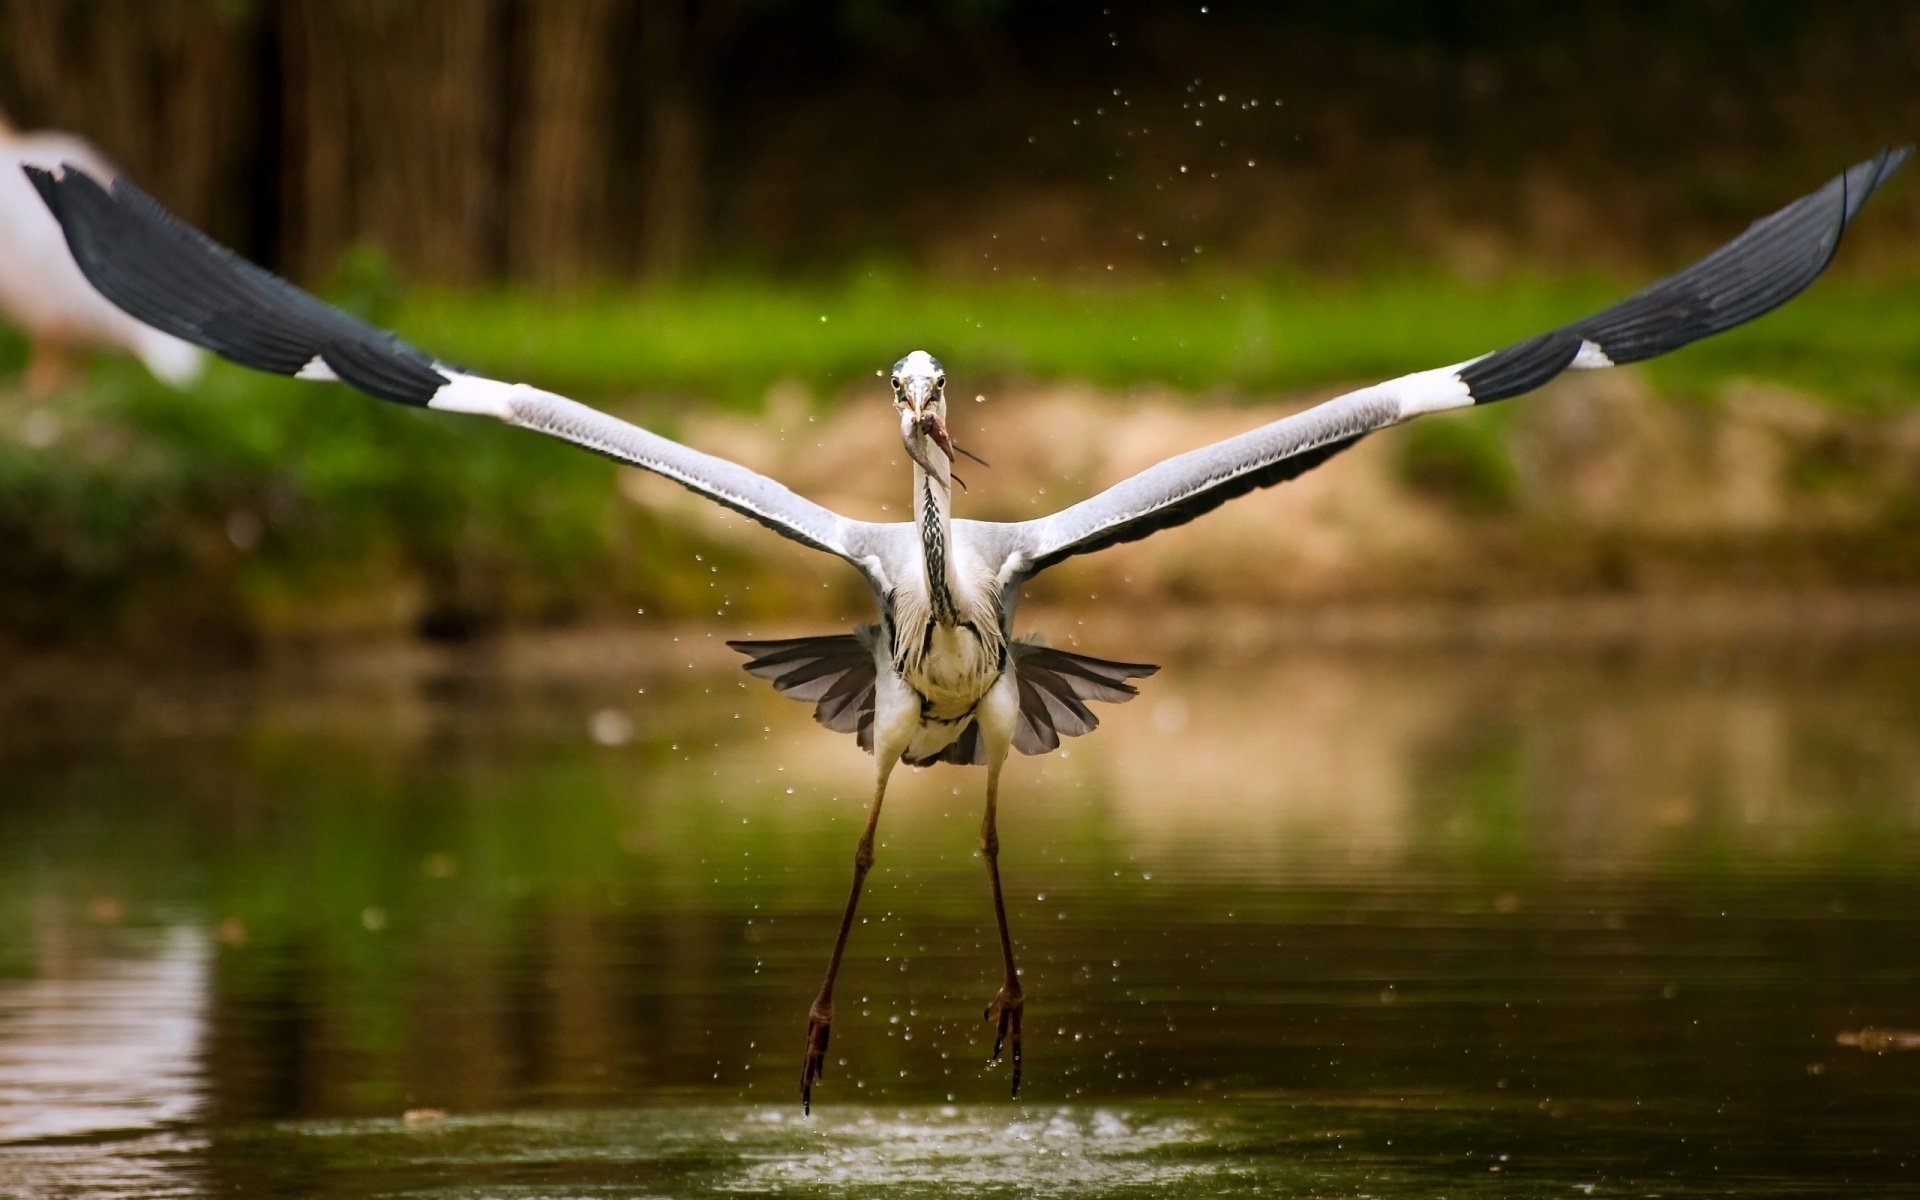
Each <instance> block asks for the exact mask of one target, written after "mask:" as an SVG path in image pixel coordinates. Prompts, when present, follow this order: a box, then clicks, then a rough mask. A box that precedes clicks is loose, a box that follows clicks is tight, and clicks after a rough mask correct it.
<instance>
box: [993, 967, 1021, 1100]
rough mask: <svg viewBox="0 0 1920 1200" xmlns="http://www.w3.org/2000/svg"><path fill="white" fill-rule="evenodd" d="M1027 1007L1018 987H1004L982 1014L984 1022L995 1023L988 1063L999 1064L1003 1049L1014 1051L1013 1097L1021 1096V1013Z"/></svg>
mask: <svg viewBox="0 0 1920 1200" xmlns="http://www.w3.org/2000/svg"><path fill="white" fill-rule="evenodd" d="M1025 1007H1026V997H1025V996H1024V995H1022V994H1021V991H1020V989H1019V987H1018V986H1017V985H1016V986H1011V987H1003V988H1001V989H1000V994H999V995H997V996H995V997H994V998H993V1003H991V1004H989V1005H987V1011H986V1012H985V1013H984V1014H982V1018H983V1019H984V1020H988V1021H992V1022H994V1023H995V1025H994V1033H993V1054H992V1056H991V1057H989V1058H988V1059H987V1062H988V1063H989V1064H993V1063H997V1062H999V1061H1000V1052H1001V1050H1002V1049H1009V1050H1011V1051H1012V1055H1013V1095H1015V1096H1018V1095H1019V1094H1020V1067H1021V1058H1020V1013H1021V1011H1022V1010H1023V1009H1024V1008H1025Z"/></svg>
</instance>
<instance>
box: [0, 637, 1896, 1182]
mask: <svg viewBox="0 0 1920 1200" xmlns="http://www.w3.org/2000/svg"><path fill="white" fill-rule="evenodd" d="M1094 649H1095V650H1098V649H1099V648H1098V647H1095V648H1094ZM689 657H690V661H692V662H693V663H694V664H695V665H694V666H692V667H690V668H687V669H685V670H681V669H679V668H677V667H676V668H675V669H673V670H670V671H656V672H655V673H636V674H634V675H631V676H629V675H627V674H624V673H614V672H602V673H598V674H594V673H587V674H583V675H577V676H576V675H571V674H557V675H556V674H551V673H523V672H517V671H506V672H502V671H499V670H495V669H491V668H490V667H488V666H486V665H485V664H481V665H479V666H476V665H474V664H470V663H467V664H452V665H449V664H436V665H432V666H431V667H430V668H429V669H426V670H423V671H418V672H411V673H409V672H381V673H377V674H376V675H374V676H371V677H370V678H371V679H375V680H377V681H378V682H377V683H375V682H363V683H356V684H353V685H350V686H348V685H336V686H332V687H328V688H322V689H317V690H316V689H313V688H309V687H305V686H284V685H281V684H279V683H276V682H275V681H273V680H260V679H225V680H212V681H205V682H202V683H196V684H194V685H193V686H191V687H186V686H182V687H176V688H162V689H159V690H140V689H136V690H134V691H132V692H122V691H120V690H118V689H115V688H97V689H89V688H85V687H72V688H54V689H50V690H43V691H41V692H38V693H36V694H34V695H32V696H30V697H27V698H25V699H19V698H16V699H15V700H14V702H13V705H12V709H11V711H9V712H6V713H4V714H0V715H3V716H5V717H6V718H7V720H6V723H5V726H4V727H5V728H7V729H8V730H9V731H10V732H9V733H8V735H7V740H6V742H5V743H4V745H3V746H0V770H4V772H5V779H6V781H7V791H6V796H5V800H4V803H0V933H3V934H4V936H0V1191H25V1192H28V1193H29V1194H33V1193H38V1192H45V1193H47V1194H62V1193H65V1194H75V1195H79V1194H86V1195H104V1194H110V1192H111V1189H112V1187H113V1186H118V1187H119V1188H120V1189H121V1191H122V1193H123V1194H140V1195H147V1194H159V1193H160V1192H162V1191H163V1190H164V1189H165V1188H175V1189H178V1190H180V1191H182V1192H185V1193H198V1192H200V1191H206V1192H220V1193H229V1194H231V1193H238V1194H249V1195H262V1194H299V1195H309V1194H338V1195H368V1194H379V1193H396V1194H428V1193H431V1194H463V1191H462V1189H471V1190H472V1192H473V1194H489V1195H493V1194H508V1193H518V1194H530V1195H531V1194H540V1195H544V1194H570V1193H575V1192H578V1191H582V1190H592V1189H599V1190H601V1191H611V1192H617V1193H620V1194H626V1192H625V1191H624V1190H623V1189H626V1190H630V1191H632V1192H633V1193H634V1194H646V1193H647V1192H649V1190H652V1191H656V1192H657V1191H666V1192H669V1193H672V1194H694V1193H703V1192H726V1191H748V1192H752V1191H762V1190H779V1189H781V1188H787V1189H797V1190H800V1191H803V1192H805V1191H817V1192H819V1193H820V1194H841V1193H844V1192H845V1191H847V1190H849V1189H850V1190H853V1191H859V1190H862V1189H863V1188H865V1187H866V1186H867V1185H869V1184H871V1185H876V1187H875V1190H881V1189H880V1188H879V1186H878V1185H881V1184H884V1183H887V1182H889V1181H891V1182H893V1183H898V1182H899V1181H900V1180H902V1179H916V1180H919V1181H921V1183H923V1184H925V1185H926V1186H927V1187H928V1188H929V1189H930V1190H941V1191H946V1192H953V1191H955V1190H956V1189H957V1190H960V1191H965V1190H966V1189H967V1188H973V1189H975V1190H987V1191H991V1190H992V1188H995V1187H1005V1186H1007V1185H1009V1184H1010V1183H1014V1182H1021V1181H1022V1176H1023V1173H1025V1175H1026V1178H1025V1181H1024V1182H1025V1184H1026V1185H1028V1186H1032V1185H1034V1184H1035V1183H1036V1181H1038V1182H1044V1183H1046V1184H1047V1186H1049V1187H1051V1188H1053V1189H1054V1191H1055V1193H1056V1194H1126V1193H1127V1192H1128V1191H1129V1190H1132V1189H1137V1190H1142V1191H1145V1190H1154V1191H1157V1192H1165V1191H1168V1190H1173V1191H1176V1192H1178V1191H1182V1190H1185V1191H1190V1192H1192V1193H1193V1194H1214V1193H1216V1192H1217V1191H1218V1190H1219V1189H1220V1188H1221V1187H1222V1186H1225V1184H1227V1183H1233V1182H1235V1181H1239V1182H1253V1183H1259V1184H1261V1185H1262V1186H1284V1187H1286V1188H1288V1189H1290V1190H1294V1191H1300V1192H1313V1191H1326V1190H1340V1191H1349V1192H1350V1191H1353V1190H1356V1189H1359V1190H1373V1191H1374V1192H1376V1194H1383V1195H1391V1194H1396V1192H1397V1191H1398V1192H1400V1193H1408V1194H1424V1193H1425V1192H1430V1191H1432V1190H1434V1189H1435V1188H1436V1187H1439V1188H1442V1189H1444V1190H1450V1191H1454V1192H1462V1193H1464V1192H1467V1191H1470V1190H1480V1191H1484V1190H1485V1189H1487V1188H1489V1187H1492V1188H1496V1189H1498V1188H1500V1187H1503V1186H1505V1185H1506V1184H1507V1183H1512V1185H1513V1191H1514V1194H1532V1193H1530V1192H1529V1191H1528V1189H1527V1187H1522V1186H1521V1183H1522V1182H1523V1180H1530V1181H1531V1184H1532V1185H1537V1186H1544V1184H1545V1183H1546V1182H1549V1181H1550V1182H1551V1183H1552V1185H1553V1186H1554V1187H1555V1188H1563V1187H1567V1188H1570V1187H1575V1186H1578V1185H1581V1184H1583V1183H1584V1184H1591V1185H1593V1186H1594V1187H1596V1188H1598V1189H1599V1190H1598V1191H1597V1192H1595V1193H1594V1194H1607V1192H1608V1188H1609V1187H1613V1186H1615V1185H1618V1186H1621V1187H1626V1188H1628V1189H1629V1190H1633V1189H1638V1190H1640V1191H1644V1190H1646V1186H1650V1185H1651V1183H1653V1182H1657V1183H1658V1184H1659V1186H1660V1187H1661V1188H1662V1189H1663V1190H1666V1191H1667V1192H1669V1193H1670V1194H1675V1193H1681V1192H1684V1191H1686V1190H1687V1189H1688V1188H1689V1187H1693V1186H1698V1187H1707V1186H1709V1185H1712V1184H1715V1183H1716V1182H1717V1183H1722V1184H1724V1183H1725V1182H1726V1181H1728V1180H1733V1179H1744V1178H1749V1177H1750V1178H1753V1179H1771V1180H1773V1181H1775V1184H1777V1185H1778V1186H1777V1187H1776V1191H1777V1192H1779V1194H1791V1193H1792V1192H1793V1191H1794V1190H1795V1188H1796V1187H1799V1186H1801V1185H1805V1186H1806V1187H1808V1188H1813V1187H1814V1185H1815V1184H1816V1183H1818V1182H1819V1181H1820V1180H1822V1179H1824V1178H1826V1177H1827V1176H1829V1175H1831V1174H1832V1173H1833V1172H1834V1171H1836V1170H1842V1169H1844V1170H1845V1171H1846V1172H1847V1173H1848V1175H1849V1177H1850V1178H1851V1179H1852V1180H1853V1181H1854V1182H1855V1183H1857V1184H1859V1185H1860V1187H1861V1188H1862V1189H1864V1188H1867V1187H1869V1186H1871V1185H1873V1184H1875V1183H1876V1182H1878V1183H1886V1184H1888V1185H1889V1186H1891V1185H1892V1183H1893V1182H1894V1181H1896V1180H1899V1179H1903V1178H1905V1179H1910V1178H1911V1176H1910V1174H1909V1173H1908V1172H1910V1171H1911V1169H1912V1167H1913V1164H1912V1163H1911V1161H1910V1160H1909V1159H1908V1158H1907V1157H1906V1156H1908V1155H1910V1154H1911V1150H1910V1149H1909V1145H1910V1142H1911V1139H1910V1136H1909V1133H1910V1126H1911V1118H1912V1116H1913V1114H1914V1113H1916V1112H1920V1075H1916V1072H1915V1070H1914V1064H1915V1063H1916V1062H1917V1061H1920V1058H1916V1056H1912V1055H1899V1054H1887V1055H1884V1056H1877V1055H1873V1054H1868V1053H1865V1052H1863V1051H1861V1050H1860V1049H1858V1048H1856V1047H1852V1046H1847V1045H1842V1044H1840V1043H1839V1042H1838V1041H1836V1038H1837V1036H1838V1035H1840V1034H1842V1033H1844V1032H1847V1031H1858V1030H1860V1029H1863V1028H1876V1027H1877V1028H1912V1027H1915V1026H1920V1011H1917V1010H1916V1004H1915V1001H1914V1000H1913V997H1914V996H1915V995H1917V994H1920V963H1916V961H1915V960H1914V958H1913V956H1912V955H1911V953H1910V952H1908V951H1906V950H1905V949H1904V948H1905V947H1907V946H1911V945H1915V944H1920V904H1917V903H1916V902H1920V873H1917V872H1916V870H1915V868H1916V866H1920V688H1915V687H1914V685H1913V680H1914V679H1915V678H1917V677H1920V647H1913V646H1900V645H1895V646H1884V645H1882V646H1873V647H1869V648H1866V649H1862V650H1850V649H1848V648H1845V647H1830V648H1828V649H1827V650H1825V651H1823V652H1821V653H1818V654H1810V653H1789V652H1784V651H1774V652H1765V653H1762V652H1756V651H1743V652H1731V651H1724V650H1716V651H1701V652H1697V653H1663V654H1660V655H1633V654H1625V655H1623V654H1619V653H1613V654H1575V653H1559V654H1546V655H1544V656H1543V655H1542V654H1541V653H1540V652H1538V651H1530V652H1529V653H1527V654H1521V653H1518V652H1508V653H1475V654H1461V655H1457V656H1455V655H1446V654H1437V653H1430V654H1420V655H1415V656H1413V657H1411V658H1409V657H1406V656H1389V655H1385V654H1372V653H1365V652H1354V653H1348V654H1344V655H1327V654H1314V653H1293V654H1286V655H1276V656H1272V657H1270V658H1268V659H1266V660H1265V661H1261V662H1256V663H1254V664H1251V665H1248V664H1245V663H1242V662H1238V661H1236V662H1234V663H1231V664H1229V663H1209V662H1195V663H1181V664H1170V665H1169V668H1168V669H1167V670H1166V671H1163V672H1162V673H1161V675H1159V676H1158V677H1156V678H1155V679H1154V680H1152V681H1150V685H1149V688H1148V690H1147V691H1146V694H1145V695H1144V696H1143V697H1142V699H1141V700H1139V701H1138V702H1136V703H1134V704H1132V705H1129V706H1126V707H1124V708H1119V709H1112V710H1109V714H1110V715H1109V719H1108V723H1107V727H1106V728H1105V729H1103V730H1102V731H1101V732H1100V733H1099V734H1097V735H1095V737H1093V738H1090V739H1085V740H1082V741H1079V742H1074V743H1071V744H1070V750H1071V753H1070V754H1068V755H1066V756H1057V757H1054V758H1049V759H1042V760H1025V761H1022V762H1020V763H1018V764H1017V765H1016V766H1015V767H1013V768H1012V769H1011V770H1010V773H1009V783H1008V797H1007V800H1006V804H1005V811H1004V813H1003V816H1002V838H1003V845H1004V850H1003V868H1004V869H1005V871H1006V872H1007V876H1008V885H1009V888H1010V897H1009V901H1010V909H1011V913H1010V915H1011V916H1012V918H1013V920H1014V922H1015V926H1014V932H1015V935H1016V937H1017V938H1018V939H1019V940H1020V942H1021V945H1022V962H1023V965H1024V966H1025V968H1026V974H1027V978H1028V990H1029V994H1030V997H1031V999H1030V1004H1029V1009H1030V1021H1029V1025H1030V1027H1031V1028H1030V1033H1029V1042H1030V1043H1031V1045H1030V1050H1029V1064H1028V1072H1027V1076H1028V1083H1027V1087H1028V1089H1029V1091H1028V1093H1027V1097H1026V1099H1027V1104H1026V1106H1013V1105H1009V1104H1007V1102H1006V1101H1005V1099H1004V1097H1003V1095H1002V1091H1001V1089H1002V1088H1004V1086H1005V1085H1004V1078H1003V1075H1002V1074H1001V1073H997V1072H993V1071H989V1070H987V1069H986V1068H985V1065H984V1059H985V1055H986V1050H987V1045H988V1040H989V1039H988V1037H987V1031H986V1030H985V1029H984V1027H982V1026H981V1025H980V1023H979V1021H978V1019H977V1018H978V1014H979V1011H980V1009H981V1006H982V1005H983V1004H984V1003H985V1002H986V1000H987V999H988V998H989V997H990V996H991V995H992V993H993V990H994V988H995V987H996V986H997V982H998V980H997V974H996V967H995V954H994V949H993V945H994V943H993V937H994V935H993V928H992V916H991V912H990V910H989V908H988V906H987V904H986V896H985V883H984V879H983V877H982V873H981V868H980V865H979V863H978V861H977V859H976V858H975V857H974V855H973V853H972V848H973V837H974V831H975V828H976V824H977V819H978V812H977V806H978V803H979V799H980V798H979V795H978V790H979V787H980V782H979V780H978V778H977V773H974V772H954V771H951V770H939V771H932V772H925V773H918V774H915V775H913V776H912V777H910V778H905V779H902V780H900V782H899V783H898V784H897V785H896V788H897V790H896V793H895V797H894V799H893V800H892V801H890V803H889V806H888V814H887V820H886V822H885V823H884V824H883V826H882V833H883V843H882V846H881V850H880V865H879V868H878V870H877V871H876V873H875V875H874V876H873V878H872V880H871V881H870V883H869V888H870V899H869V902H868V904H867V906H866V908H865V909H864V911H865V913H866V914H867V921H866V923H865V924H864V926H863V927H862V928H861V929H860V930H859V931H858V932H857V935H856V937H855V940H854V942H853V943H852V945H851V947H850V950H849V961H848V966H847V969H846V976H845V978H846V981H847V984H846V987H845V989H844V992H845V995H843V997H842V1002H841V1014H840V1017H841V1019H840V1021H839V1022H838V1023H837V1028H836V1038H835V1044H834V1051H835V1053H834V1058H833V1060H832V1061H831V1062H830V1065H829V1073H828V1077H827V1082H826V1085H825V1090H824V1092H823V1094H822V1096H821V1099H822V1101H823V1103H824V1104H825V1105H826V1106H827V1113H826V1116H825V1117H824V1118H823V1119H822V1120H821V1121H818V1122H814V1123H811V1124H803V1123H799V1122H796V1121H791V1120H789V1117H790V1115H791V1114H789V1113H788V1111H787V1110H788V1108H789V1107H790V1103H791V1093H792V1091H793V1083H794V1077H795V1075H796V1073H797V1069H798V1055H797V1041H798V1036H799V1033H798V1031H799V1029H800V1021H801V1019H802V1018H803V1016H804V1005H805V1003H806V1000H807V998H808V996H809V995H810V994H811V990H812V987H813V985H814V984H815V983H816V982H817V977H818V972H819V970H820V968H821V966H822V965H823V962H824V956H825V952H826V950H827V946H828V939H829V937H830V936H831V931H832V927H833V924H834V922H835V920H836V919H837V914H838V906H839V903H840V901H841V899H842V897H843V895H844V887H845V878H844V876H845V873H846V870H847V868H848V865H849V859H850V855H851V850H852V845H853V840H854V838H855V836H856V835H857V830H858V827H859V820H860V805H861V802H862V800H863V798H864V795H865V791H866V786H867V775H866V763H865V761H864V759H863V758H862V757H861V756H859V755H858V753H857V752H856V751H854V750H853V748H852V746H851V744H850V742H847V741H846V740H844V739H832V738H829V737H828V736H827V735H825V734H823V733H821V732H820V731H819V730H817V729H816V728H815V727H813V726H812V725H811V723H810V721H809V720H808V719H807V715H806V712H805V710H804V709H803V708H802V707H801V706H798V705H793V704H791V703H788V702H783V701H780V700H779V699H778V698H776V697H773V696H772V695H770V694H768V693H767V692H765V691H763V690H761V689H759V688H757V687H750V686H746V685H745V684H744V683H743V681H742V680H741V678H740V677H738V676H737V675H736V674H735V673H734V672H733V671H732V670H731V668H730V667H728V666H727V665H725V664H724V663H722V662H721V661H720V660H719V659H718V658H717V657H716V656H714V655H711V654H707V653H705V652H704V650H702V649H700V648H698V647H696V648H695V651H694V652H692V653H691V654H690V656H689ZM709 664H710V665H709ZM642 686H643V687H644V688H645V691H646V694H645V695H644V696H634V695H633V689H634V688H635V687H642ZM608 710H612V712H613V713H614V714H615V715H616V716H618V717H622V718H625V720H626V722H630V725H628V724H623V725H622V726H621V728H622V731H623V735H624V734H625V733H627V732H629V731H630V733H631V736H630V737H625V736H623V737H621V738H609V737H606V736H604V731H605V730H606V729H608V728H610V727H612V725H611V718H609V717H608V716H607V711H608ZM947 1106H951V1107H947ZM409 1112H413V1113H414V1114H415V1119H414V1120H413V1121H412V1122H411V1123H409V1122H407V1121H405V1120H403V1119H402V1118H403V1116H404V1114H407V1113H409ZM441 1112H444V1113H445V1114H447V1115H445V1116H439V1115H437V1114H439V1113H441ZM501 1114H505V1115H501ZM702 1114H704V1115H702ZM716 1114H718V1115H716ZM1903 1131H1907V1132H1903ZM1501 1154H1506V1155H1508V1159H1507V1160H1506V1164H1505V1165H1503V1163H1502V1160H1501V1159H1500V1158H1499V1155H1501ZM530 1156H531V1157H530ZM1523 1162H1524V1163H1525V1164H1526V1169H1525V1171H1524V1172H1523V1170H1522V1167H1521V1166H1520V1165H1519V1164H1521V1163H1523ZM1042 1163H1044V1164H1045V1165H1044V1166H1042V1165H1041V1164H1042ZM1496 1167H1498V1168H1500V1169H1498V1170H1495V1169H1494V1168H1496ZM1529 1172H1530V1173H1529ZM1469 1184H1471V1187H1469ZM1363 1185H1364V1186H1363Z"/></svg>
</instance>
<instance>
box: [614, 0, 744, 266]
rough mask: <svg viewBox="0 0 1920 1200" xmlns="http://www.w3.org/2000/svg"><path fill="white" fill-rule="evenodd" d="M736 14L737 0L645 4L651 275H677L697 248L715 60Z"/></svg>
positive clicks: (646, 217) (645, 242)
mask: <svg viewBox="0 0 1920 1200" xmlns="http://www.w3.org/2000/svg"><path fill="white" fill-rule="evenodd" d="M739 16H740V4H739V3H738V0H651V2H650V3H648V4H646V5H645V6H644V7H643V8H642V9H641V13H640V27H639V39H638V40H639V47H638V49H639V53H638V56H637V57H638V59H639V64H640V72H641V78H642V86H643V92H642V98H643V103H644V105H645V109H646V139H645V142H644V144H643V151H642V153H643V156H644V158H643V167H642V174H641V178H642V179H643V181H644V182H645V185H646V198H645V202H644V204H643V205H642V208H641V223H640V268H641V270H642V271H643V272H644V273H646V274H647V275H650V276H668V275H674V274H678V273H680V272H682V271H684V270H685V269H686V267H687V266H688V264H689V263H691V262H692V261H693V258H694V256H695V255H696V254H697V253H698V251H699V249H700V239H701V234H702V232H703V230H704V227H705V217H706V209H705V204H706V181H707V165H708V164H707V144H708V125H709V113H708V106H709V105H710V103H711V94H710V88H711V86H712V73H713V67H714V60H715V58H716V57H717V55H718V52H719V49H720V47H721V45H722V44H723V43H724V42H725V40H726V37H727V35H728V34H729V33H731V32H732V30H733V27H734V25H735V24H736V22H737V21H738V19H739Z"/></svg>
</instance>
